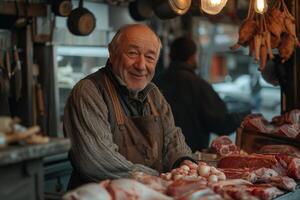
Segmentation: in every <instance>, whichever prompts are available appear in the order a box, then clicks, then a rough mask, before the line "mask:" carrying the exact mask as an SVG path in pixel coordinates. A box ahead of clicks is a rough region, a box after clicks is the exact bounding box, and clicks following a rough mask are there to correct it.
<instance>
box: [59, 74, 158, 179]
mask: <svg viewBox="0 0 300 200" xmlns="http://www.w3.org/2000/svg"><path fill="white" fill-rule="evenodd" d="M108 112H109V110H108V109H107V106H106V104H105V101H104V100H103V97H102V95H100V93H99V92H98V89H97V88H96V87H95V85H94V84H93V83H92V82H91V81H90V80H82V81H81V82H80V83H78V84H77V85H76V87H75V88H74V89H73V91H72V93H71V95H70V97H69V99H68V102H67V104H66V107H65V113H64V132H65V134H66V135H67V136H68V137H69V138H70V139H71V144H72V149H71V155H73V157H72V161H73V163H74V165H75V166H76V169H77V170H78V171H79V173H81V174H82V175H83V176H84V177H86V178H87V179H88V180H89V181H99V180H102V179H106V178H121V177H129V176H130V174H131V172H133V171H142V172H145V173H148V174H152V175H157V174H158V172H157V171H155V170H153V169H151V168H149V167H146V166H144V165H140V164H133V163H132V162H130V161H128V160H127V159H126V158H125V157H124V156H122V155H121V154H120V153H119V152H118V146H117V145H116V144H115V143H114V142H113V137H112V132H111V128H110V124H109V122H108Z"/></svg>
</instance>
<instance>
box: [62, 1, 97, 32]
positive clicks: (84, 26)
mask: <svg viewBox="0 0 300 200" xmlns="http://www.w3.org/2000/svg"><path fill="white" fill-rule="evenodd" d="M67 25H68V29H69V31H70V32H71V33H72V34H74V35H80V36H85V35H89V34H90V33H91V32H93V30H94V29H95V27H96V18H95V16H94V15H93V13H91V12H90V11H89V10H88V9H86V8H84V7H83V0H80V1H79V6H78V8H76V9H74V10H72V12H71V14H70V15H69V17H68V20H67Z"/></svg>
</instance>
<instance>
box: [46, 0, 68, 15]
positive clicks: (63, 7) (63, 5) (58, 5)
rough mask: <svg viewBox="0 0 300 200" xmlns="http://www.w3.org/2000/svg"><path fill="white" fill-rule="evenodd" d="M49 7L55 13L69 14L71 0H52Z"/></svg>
mask: <svg viewBox="0 0 300 200" xmlns="http://www.w3.org/2000/svg"><path fill="white" fill-rule="evenodd" d="M51 9H52V12H53V13H54V14H55V15H58V16H62V17H66V16H69V14H70V13H71V11H72V2H71V0H53V2H52V6H51Z"/></svg>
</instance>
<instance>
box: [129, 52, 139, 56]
mask: <svg viewBox="0 0 300 200" xmlns="http://www.w3.org/2000/svg"><path fill="white" fill-rule="evenodd" d="M127 54H128V56H131V57H132V56H137V55H138V52H136V51H129V52H128V53H127Z"/></svg>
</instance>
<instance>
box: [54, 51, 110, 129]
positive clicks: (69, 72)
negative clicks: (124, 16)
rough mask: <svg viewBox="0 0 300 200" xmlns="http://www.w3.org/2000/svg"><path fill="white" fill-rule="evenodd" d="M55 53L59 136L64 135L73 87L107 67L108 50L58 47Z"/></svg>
mask: <svg viewBox="0 0 300 200" xmlns="http://www.w3.org/2000/svg"><path fill="white" fill-rule="evenodd" d="M55 52H56V55H55V58H56V81H57V84H56V85H57V89H58V107H59V110H58V112H59V127H58V132H59V133H58V134H59V135H62V119H63V112H64V106H65V103H66V101H67V98H68V96H69V94H70V92H71V90H72V88H73V86H74V85H75V84H76V83H77V82H78V81H79V80H81V79H82V78H84V77H85V76H87V75H88V74H91V73H93V72H95V71H97V70H98V69H99V68H101V67H103V66H104V65H105V63H106V61H107V58H108V49H107V47H95V46H57V47H56V51H55Z"/></svg>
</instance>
